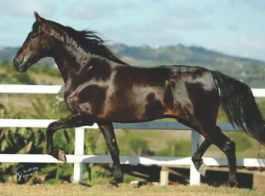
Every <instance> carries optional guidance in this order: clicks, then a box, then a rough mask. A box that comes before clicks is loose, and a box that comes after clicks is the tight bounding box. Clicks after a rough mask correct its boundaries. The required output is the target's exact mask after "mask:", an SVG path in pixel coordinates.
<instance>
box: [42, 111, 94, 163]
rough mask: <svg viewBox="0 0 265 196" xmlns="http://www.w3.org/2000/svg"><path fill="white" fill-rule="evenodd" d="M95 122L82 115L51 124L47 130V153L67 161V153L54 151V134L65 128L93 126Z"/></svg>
mask: <svg viewBox="0 0 265 196" xmlns="http://www.w3.org/2000/svg"><path fill="white" fill-rule="evenodd" d="M92 124H93V122H92V121H89V119H87V118H85V117H84V116H80V115H73V116H69V117H68V118H65V119H61V120H58V121H54V122H52V123H50V124H49V126H48V128H47V153H48V154H50V155H52V156H54V157H55V158H57V159H59V160H62V161H65V160H66V158H65V153H64V151H62V150H54V149H53V139H52V138H53V135H54V133H55V132H56V131H57V130H59V129H63V128H73V127H79V126H83V125H92Z"/></svg>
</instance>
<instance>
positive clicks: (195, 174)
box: [190, 130, 202, 185]
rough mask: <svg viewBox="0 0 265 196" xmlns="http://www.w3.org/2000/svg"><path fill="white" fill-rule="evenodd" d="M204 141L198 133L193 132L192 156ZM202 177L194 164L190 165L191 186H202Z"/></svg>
mask: <svg viewBox="0 0 265 196" xmlns="http://www.w3.org/2000/svg"><path fill="white" fill-rule="evenodd" d="M201 141H202V137H201V136H200V135H199V134H198V133H197V132H196V131H193V130H192V131H191V142H192V154H193V153H194V152H196V151H197V149H198V147H199V146H200V144H201ZM200 183H201V175H200V172H199V171H198V170H197V169H196V168H195V166H194V164H193V162H192V161H191V164H190V185H200Z"/></svg>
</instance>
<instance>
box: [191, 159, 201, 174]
mask: <svg viewBox="0 0 265 196" xmlns="http://www.w3.org/2000/svg"><path fill="white" fill-rule="evenodd" d="M192 162H193V165H194V166H195V168H196V169H197V170H198V171H199V170H200V167H201V166H202V164H203V162H202V159H195V158H192Z"/></svg>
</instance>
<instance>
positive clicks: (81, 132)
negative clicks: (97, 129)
mask: <svg viewBox="0 0 265 196" xmlns="http://www.w3.org/2000/svg"><path fill="white" fill-rule="evenodd" d="M84 147H85V128H84V127H78V128H75V156H82V155H84ZM81 180H82V163H80V162H76V163H74V175H73V182H74V183H79V182H81Z"/></svg>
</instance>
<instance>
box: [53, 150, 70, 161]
mask: <svg viewBox="0 0 265 196" xmlns="http://www.w3.org/2000/svg"><path fill="white" fill-rule="evenodd" d="M50 155H52V156H53V157H55V158H56V159H58V160H60V161H64V162H65V161H66V155H65V152H64V151H63V150H60V149H59V150H54V151H53V152H52V153H50Z"/></svg>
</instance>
